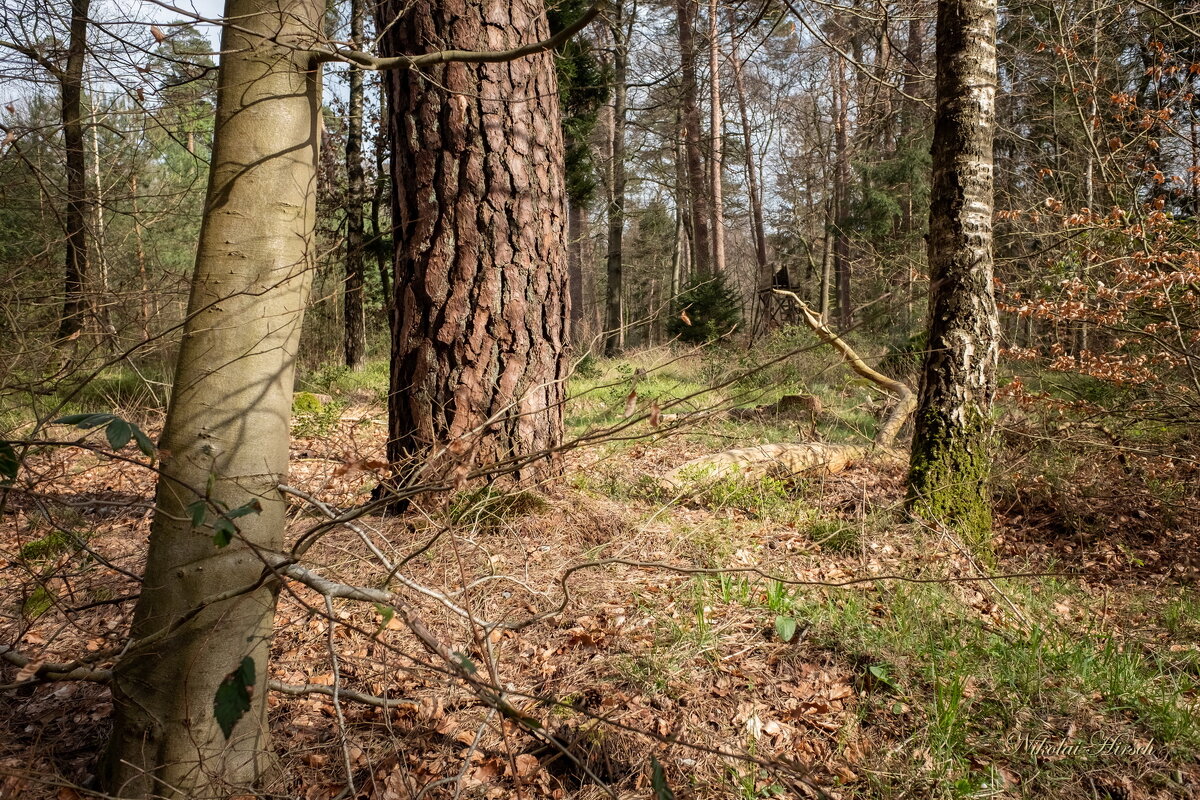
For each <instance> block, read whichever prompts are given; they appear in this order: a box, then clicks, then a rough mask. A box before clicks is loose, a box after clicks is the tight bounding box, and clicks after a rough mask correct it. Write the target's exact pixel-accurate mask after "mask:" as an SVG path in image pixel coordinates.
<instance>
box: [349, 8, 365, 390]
mask: <svg viewBox="0 0 1200 800" xmlns="http://www.w3.org/2000/svg"><path fill="white" fill-rule="evenodd" d="M362 38H363V0H350V41H351V42H352V43H353V47H354V49H356V50H361V49H362ZM349 70H350V98H349V107H348V109H347V110H348V112H349V120H348V121H347V123H348V124H347V126H346V284H345V287H344V295H343V297H344V302H343V307H344V310H345V313H344V321H345V324H346V335H345V348H344V350H345V357H346V366H347V367H350V368H351V369H362V366H363V363H364V362H365V361H366V358H367V318H366V311H365V310H364V289H363V283H364V278H365V273H366V270H365V268H364V261H365V259H364V258H363V204H364V203H365V201H366V178H365V172H364V170H363V161H362V141H363V73H362V70H361V69H359V68H358V67H353V66H352V67H350V68H349Z"/></svg>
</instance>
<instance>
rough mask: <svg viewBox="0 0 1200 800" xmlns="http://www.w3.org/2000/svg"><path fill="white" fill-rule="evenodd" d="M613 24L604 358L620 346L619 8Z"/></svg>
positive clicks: (622, 44) (625, 57) (622, 77)
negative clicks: (610, 165) (610, 161)
mask: <svg viewBox="0 0 1200 800" xmlns="http://www.w3.org/2000/svg"><path fill="white" fill-rule="evenodd" d="M612 15H613V21H612V24H611V26H610V27H611V30H612V35H613V107H612V113H613V123H612V197H611V199H610V200H609V204H608V258H607V259H606V262H605V274H606V275H607V277H608V284H607V288H606V290H605V302H604V309H605V313H604V355H606V356H609V357H610V358H611V357H612V356H615V355H616V354H617V352H618V351H619V350H620V349H621V347H622V345H623V343H624V338H625V337H624V328H625V324H624V320H623V319H622V315H621V291H622V289H623V288H624V281H623V280H622V267H623V263H622V262H623V260H624V253H623V242H624V238H625V103H626V96H627V93H628V89H627V87H626V85H625V82H626V72H627V67H628V63H629V47H628V42H627V41H626V31H625V19H624V16H623V14H622V6H621V5H620V4H617V5H616V6H614V7H613V11H612Z"/></svg>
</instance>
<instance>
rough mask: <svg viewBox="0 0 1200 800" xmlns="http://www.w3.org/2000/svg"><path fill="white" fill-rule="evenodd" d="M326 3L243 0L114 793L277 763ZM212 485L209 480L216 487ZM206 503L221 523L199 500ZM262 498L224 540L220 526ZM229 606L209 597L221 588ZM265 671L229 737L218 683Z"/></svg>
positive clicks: (183, 790)
mask: <svg viewBox="0 0 1200 800" xmlns="http://www.w3.org/2000/svg"><path fill="white" fill-rule="evenodd" d="M323 10H324V3H323V2H321V0H285V1H284V2H280V0H229V2H228V3H227V5H226V14H225V15H226V17H228V18H233V19H237V20H238V21H239V22H238V26H237V27H232V26H231V27H226V28H225V29H224V31H223V35H222V45H221V51H222V53H223V56H222V59H221V71H220V81H219V87H218V96H217V115H216V128H215V134H214V139H213V150H212V169H211V173H210V178H209V185H208V194H207V200H206V204H205V212H204V222H203V227H202V230H201V233H200V243H199V249H198V251H197V254H196V267H195V273H194V276H193V281H192V294H191V299H190V302H189V307H188V317H187V322H186V324H185V327H184V332H183V341H182V344H181V347H180V353H179V359H178V361H177V364H176V372H175V383H174V390H173V393H172V398H171V407H170V410H169V411H168V414H167V421H166V425H165V427H164V430H163V436H162V440H161V443H160V445H161V448H162V449H161V455H162V471H161V475H160V479H159V485H158V494H157V498H156V507H155V514H154V521H153V525H152V527H151V533H150V550H149V555H148V556H147V562H146V574H145V577H144V579H143V584H142V591H141V596H140V598H139V600H138V603H137V608H136V611H135V614H134V620H133V626H132V629H131V632H130V640H131V644H130V647H129V649H128V651H127V652H126V654H125V655H124V656H123V657H122V658H121V659H120V661H119V662H118V663H117V665H116V667H115V670H114V673H115V674H114V682H113V705H114V726H113V734H112V738H111V740H110V743H109V748H108V752H107V755H106V759H105V770H104V783H105V786H106V788H107V790H108V791H109V792H110V793H111V794H113V795H116V796H118V797H124V798H147V797H168V798H189V800H207V799H208V798H218V797H221V798H223V797H227V796H229V795H231V794H242V793H249V792H250V791H251V789H252V787H253V786H254V784H255V783H256V781H257V780H258V779H259V778H260V777H262V775H263V772H264V770H265V769H266V768H267V767H268V765H269V753H268V738H267V719H266V709H267V705H266V696H267V692H266V681H267V658H268V652H269V649H270V641H271V632H272V619H273V616H274V610H275V599H276V590H275V588H273V587H272V586H271V584H270V582H267V583H266V584H264V585H260V586H258V587H257V588H253V587H254V586H255V584H256V583H257V582H258V580H259V577H260V575H261V574H262V570H263V562H262V560H261V558H260V557H259V555H258V554H257V551H278V550H280V549H282V546H283V533H284V510H285V509H284V505H285V504H284V501H283V497H282V496H281V494H280V492H279V489H278V486H279V483H280V482H281V481H282V480H283V478H284V476H285V475H286V473H287V465H288V424H289V419H290V415H291V404H292V382H293V375H294V365H295V354H296V348H297V345H298V341H299V333H300V323H301V319H302V317H303V313H304V308H305V304H306V302H307V296H308V287H309V281H310V276H311V274H312V270H311V268H312V257H313V253H312V230H313V224H314V219H315V211H316V209H315V203H314V198H315V181H316V164H317V152H318V139H319V129H318V127H317V120H318V119H319V112H320V103H319V98H318V89H319V85H320V70H319V69H315V68H313V67H312V65H311V64H310V59H309V58H308V56H307V55H306V54H305V52H304V51H303V49H301V50H296V49H294V48H293V47H289V44H291V45H296V44H299V46H300V47H301V48H303V47H305V46H307V43H308V42H307V41H306V40H305V37H307V36H310V35H311V31H313V30H316V29H317V26H318V25H319V22H320V20H321V15H322V12H323ZM206 486H207V488H206ZM197 501H206V507H207V511H206V514H207V519H208V522H207V523H206V524H203V525H201V526H199V527H193V525H192V511H191V509H190V508H189V506H192V504H194V503H196V502H197ZM249 502H257V503H258V504H260V506H261V509H262V510H261V513H258V514H250V515H248V516H243V517H241V518H240V519H238V521H237V524H238V527H239V529H240V532H239V534H238V535H237V536H236V537H235V538H234V539H233V541H232V543H230V544H228V545H227V546H225V547H218V546H217V544H216V542H215V540H214V532H213V529H212V527H211V524H212V521H213V520H214V519H215V518H216V517H217V515H218V514H220V513H221V511H222V510H229V509H233V508H237V507H239V506H243V505H245V504H246V503H249ZM242 588H246V589H247V590H246V591H245V592H243V593H241V594H234V596H233V597H231V598H230V599H225V600H219V601H216V602H210V603H208V604H207V605H205V603H206V601H209V600H210V599H211V598H215V597H217V596H219V595H221V594H222V593H236V590H238V589H242ZM244 658H249V659H251V660H252V661H253V663H254V674H255V681H254V683H253V686H252V687H251V698H252V700H251V709H250V710H249V711H248V712H247V713H245V714H244V715H243V716H242V717H241V719H240V720H239V721H238V722H237V723H236V724H235V725H234V727H233V729H232V731H231V735H230V736H229V737H226V736H225V735H224V734H223V733H222V731H221V729H220V727H219V725H218V724H217V721H216V719H215V718H214V710H213V703H214V697H215V695H216V692H217V688H218V686H219V685H220V684H221V682H222V681H223V680H224V679H225V678H226V676H227V675H229V674H230V673H231V672H233V671H235V670H236V669H238V667H239V665H240V664H241V663H242V661H243V659H244Z"/></svg>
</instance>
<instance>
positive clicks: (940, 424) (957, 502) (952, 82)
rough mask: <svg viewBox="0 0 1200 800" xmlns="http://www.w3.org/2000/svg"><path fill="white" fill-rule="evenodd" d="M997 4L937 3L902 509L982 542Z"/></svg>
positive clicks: (995, 329) (991, 379)
mask: <svg viewBox="0 0 1200 800" xmlns="http://www.w3.org/2000/svg"><path fill="white" fill-rule="evenodd" d="M995 95H996V2H995V0H940V2H939V3H938V21H937V116H936V119H935V123H934V133H933V149H932V154H933V180H932V197H933V200H932V204H931V206H930V213H929V273H930V275H929V277H930V293H929V350H928V353H927V355H926V357H925V364H924V368H923V371H922V374H921V391H920V402H919V406H918V409H917V416H916V430H915V435H914V438H913V447H912V457H911V465H910V470H909V478H908V482H909V486H908V497H909V506H910V508H912V509H913V510H915V511H916V512H918V513H920V514H923V515H926V516H928V517H929V518H931V519H933V520H935V521H937V522H940V523H943V524H945V525H947V526H950V527H952V528H954V529H956V530H958V531H959V532H960V533H961V534H962V535H963V536H964V537H965V538H966V539H967V540H968V541H972V542H976V543H978V542H982V541H984V540H986V537H987V535H988V532H989V530H990V527H991V502H990V496H989V492H988V477H989V472H990V463H991V461H990V452H989V449H990V448H989V441H990V437H991V419H990V413H991V406H992V397H993V395H994V393H995V369H996V359H997V356H998V352H999V337H1000V332H999V324H998V322H997V317H996V300H995V297H994V294H993V287H992V170H993V161H992V129H993V126H994V122H995Z"/></svg>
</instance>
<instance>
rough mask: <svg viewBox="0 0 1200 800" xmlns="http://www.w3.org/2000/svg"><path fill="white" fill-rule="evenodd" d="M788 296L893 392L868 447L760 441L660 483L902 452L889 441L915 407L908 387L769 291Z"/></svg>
mask: <svg viewBox="0 0 1200 800" xmlns="http://www.w3.org/2000/svg"><path fill="white" fill-rule="evenodd" d="M774 291H775V293H776V294H781V295H784V296H787V297H790V298H792V300H794V301H795V302H796V305H797V306H798V307H799V308H800V313H801V316H802V317H803V319H804V322H805V324H807V325H808V327H810V328H812V329H813V331H814V332H815V333H816V334H817V336H819V337H820V338H821V340H822V341H824V342H825V343H826V344H829V345H830V346H832V347H833V348H834V349H836V350H837V351H838V352H839V353H841V355H842V358H843V359H844V360H845V361H846V363H847V364H848V365H849V366H850V368H851V369H853V370H854V371H855V372H856V373H858V374H859V375H860V376H862V377H863V378H866V379H867V380H869V381H871V382H872V383H874V384H875V385H876V386H878V387H880V388H881V389H883V390H884V391H885V392H888V393H889V394H892V395H894V396H895V404H894V405H893V406H892V409H891V412H890V413H889V414H888V415H887V417H886V418H885V419H884V421H883V424H882V425H880V426H879V431H878V432H877V433H876V434H875V439H874V440H873V441H872V443H871V444H869V445H851V444H830V443H825V442H797V443H782V444H764V445H757V446H755V447H741V448H736V449H734V450H725V451H723V452H720V453H713V454H711V455H707V456H701V457H700V458H694V459H692V460H691V461H688V462H687V463H685V464H681V465H680V466H678V467H676V468H675V469H673V470H671V471H670V472H668V473H667V474H666V475H665V476H664V477H663V483H664V484H665V485H666V486H668V487H670V488H672V489H676V490H678V489H683V488H685V487H687V486H689V485H691V484H693V483H696V482H698V481H699V482H703V481H704V480H712V479H714V478H718V479H719V478H725V477H735V476H736V477H741V478H744V479H756V478H763V477H767V476H772V477H794V476H798V475H804V474H811V473H822V472H823V473H825V474H834V473H838V472H841V471H842V470H844V469H846V468H847V467H849V466H850V465H852V464H854V463H857V462H858V461H861V460H862V459H864V458H866V457H867V456H869V455H874V454H878V455H880V456H882V457H884V458H889V459H898V458H901V457H902V456H901V455H900V454H899V453H897V452H896V451H895V450H894V449H893V448H892V445H893V444H894V443H895V441H896V436H897V435H899V433H900V429H901V428H903V427H904V423H905V422H906V421H907V420H908V418H909V417H910V416H911V415H912V413H913V411H914V410H915V409H916V407H917V398H916V396H915V395H914V394H913V391H912V389H910V388H908V386H907V385H906V384H904V383H903V382H902V381H898V380H895V379H893V378H889V377H887V376H886V375H883V374H881V373H879V372H877V371H875V370H873V369H871V367H869V366H867V364H866V363H865V362H864V361H863V360H862V358H861V357H859V355H858V353H856V352H854V348H852V347H851V346H850V345H849V344H847V343H846V341H845V340H844V339H842V338H841V337H840V336H838V335H837V334H836V333H835V332H834V331H832V330H831V329H830V328H829V326H827V325H826V324H825V323H824V322H823V321H822V320H821V318H820V317H818V316H817V315H816V314H814V313H813V311H812V309H810V308H809V307H808V305H807V304H806V303H805V302H804V301H803V300H801V299H800V298H799V297H798V296H797V295H796V294H795V293H794V292H788V291H784V290H782V289H776V290H774Z"/></svg>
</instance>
